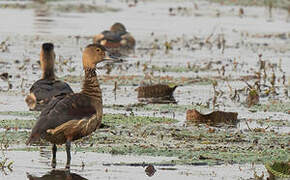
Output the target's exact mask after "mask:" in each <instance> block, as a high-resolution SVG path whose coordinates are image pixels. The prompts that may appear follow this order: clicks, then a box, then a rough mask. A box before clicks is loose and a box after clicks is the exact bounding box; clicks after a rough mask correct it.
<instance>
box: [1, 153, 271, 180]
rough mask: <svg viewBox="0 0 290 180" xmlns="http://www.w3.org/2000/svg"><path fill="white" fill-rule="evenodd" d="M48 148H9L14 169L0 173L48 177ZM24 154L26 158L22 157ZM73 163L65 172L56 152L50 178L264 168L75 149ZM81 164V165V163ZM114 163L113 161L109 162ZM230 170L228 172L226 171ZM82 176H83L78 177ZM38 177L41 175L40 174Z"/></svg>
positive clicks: (203, 175) (239, 172) (233, 174)
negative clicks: (152, 168)
mask: <svg viewBox="0 0 290 180" xmlns="http://www.w3.org/2000/svg"><path fill="white" fill-rule="evenodd" d="M48 153H50V152H47V150H44V152H21V151H13V152H8V153H7V157H8V158H9V160H12V161H14V164H13V171H12V172H10V171H9V170H8V169H7V170H6V173H7V175H6V176H3V174H1V175H0V177H2V178H4V179H7V180H10V179H11V180H13V179H25V178H24V177H29V175H30V176H32V177H43V179H45V177H46V178H47V179H49V178H48V177H49V174H51V173H52V172H51V171H52V169H51V168H50V154H48ZM23 157H27V158H23ZM72 157H73V159H72V166H71V171H70V173H65V172H64V169H63V167H64V166H65V158H66V155H65V153H64V152H58V153H57V159H58V161H57V170H59V171H60V172H58V175H57V176H53V175H50V179H54V178H57V177H62V178H60V179H65V177H69V176H71V177H73V179H76V180H77V179H82V178H86V179H108V180H109V179H132V180H133V179H172V180H173V179H177V178H182V179H238V178H240V177H242V178H243V179H248V178H250V177H253V174H254V171H256V172H257V174H261V173H262V172H265V168H264V167H263V165H249V164H243V165H220V166H211V167H208V166H165V165H163V166H162V161H166V160H167V161H168V160H171V159H172V158H165V157H149V156H138V157H136V156H119V155H118V156H113V155H108V154H98V153H87V152H86V153H80V152H78V153H76V154H74V153H73V154H72ZM124 162H125V163H135V164H139V165H137V166H129V165H117V164H119V163H124ZM153 162H155V163H156V162H160V164H161V165H156V166H155V169H156V170H157V171H156V173H155V174H154V175H153V176H152V177H148V176H147V175H146V173H145V167H143V166H142V164H143V163H145V164H149V163H153ZM83 164H84V165H83ZM112 164H115V165H112ZM229 172H230V173H229ZM81 177H82V178H81ZM39 179H41V178H39Z"/></svg>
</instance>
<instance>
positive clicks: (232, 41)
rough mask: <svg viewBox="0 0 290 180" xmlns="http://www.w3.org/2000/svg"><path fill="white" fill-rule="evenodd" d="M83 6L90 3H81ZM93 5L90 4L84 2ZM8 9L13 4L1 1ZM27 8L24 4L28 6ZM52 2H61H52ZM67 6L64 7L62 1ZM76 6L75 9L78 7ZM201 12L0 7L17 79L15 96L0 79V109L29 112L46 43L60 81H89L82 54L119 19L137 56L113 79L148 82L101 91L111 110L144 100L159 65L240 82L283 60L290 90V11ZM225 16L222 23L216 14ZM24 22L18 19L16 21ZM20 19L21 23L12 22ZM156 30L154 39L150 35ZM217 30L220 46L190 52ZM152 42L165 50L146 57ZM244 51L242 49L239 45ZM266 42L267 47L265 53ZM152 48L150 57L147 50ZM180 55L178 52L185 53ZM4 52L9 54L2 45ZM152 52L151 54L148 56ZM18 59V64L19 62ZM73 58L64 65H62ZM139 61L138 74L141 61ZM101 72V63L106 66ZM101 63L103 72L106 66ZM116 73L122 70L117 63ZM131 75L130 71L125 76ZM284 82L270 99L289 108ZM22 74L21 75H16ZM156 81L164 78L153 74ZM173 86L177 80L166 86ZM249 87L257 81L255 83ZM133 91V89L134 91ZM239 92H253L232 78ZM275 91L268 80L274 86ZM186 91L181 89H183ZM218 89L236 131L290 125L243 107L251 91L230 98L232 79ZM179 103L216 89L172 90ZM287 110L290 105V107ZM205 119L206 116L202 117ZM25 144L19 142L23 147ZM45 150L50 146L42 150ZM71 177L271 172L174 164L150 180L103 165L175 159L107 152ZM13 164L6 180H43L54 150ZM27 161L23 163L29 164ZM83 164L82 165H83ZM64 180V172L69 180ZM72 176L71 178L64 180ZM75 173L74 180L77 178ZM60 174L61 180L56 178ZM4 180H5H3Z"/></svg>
mask: <svg viewBox="0 0 290 180" xmlns="http://www.w3.org/2000/svg"><path fill="white" fill-rule="evenodd" d="M82 2H84V1H82ZM86 2H88V3H91V1H86ZM1 3H7V2H5V1H1ZM9 3H13V2H9ZM21 3H27V2H26V1H25V2H21ZM54 3H55V2H54ZM57 3H64V4H65V3H67V2H56V4H57ZM73 3H76V4H78V3H79V2H78V1H74V2H73ZM196 3H197V5H198V9H197V10H191V11H190V15H178V14H177V15H176V16H169V15H168V14H169V13H168V9H169V8H170V7H178V6H181V7H189V8H193V3H192V2H191V1H185V2H179V1H170V2H167V1H158V2H155V1H149V2H140V3H139V4H138V5H137V7H134V8H129V7H128V6H127V4H125V3H121V2H119V1H106V2H98V4H100V5H105V6H108V7H115V8H120V9H121V10H120V11H117V12H105V13H98V12H96V13H79V12H72V13H65V12H55V11H47V12H45V14H44V16H39V12H38V10H35V9H21V10H19V9H1V10H0V34H1V36H0V42H2V41H3V42H6V46H7V48H8V50H5V51H3V52H1V53H0V73H2V72H8V73H9V74H11V75H12V78H10V81H11V83H12V85H13V88H12V90H10V91H8V92H5V91H3V90H6V89H7V83H6V82H4V81H3V80H1V79H0V90H1V91H0V111H1V112H6V111H27V110H28V108H27V107H26V104H25V102H24V98H25V95H26V94H27V92H28V90H29V87H30V85H31V84H32V83H33V82H34V81H35V80H37V79H38V78H39V77H40V69H39V66H38V64H37V61H38V60H39V48H40V45H41V43H43V42H47V41H50V42H53V43H54V44H55V51H56V54H57V62H58V63H59V64H57V66H56V70H57V72H56V74H57V76H58V77H61V78H62V77H64V76H65V75H68V74H69V75H74V76H76V77H78V76H81V75H82V68H81V63H80V59H81V50H82V48H83V47H85V46H86V45H87V44H89V43H91V42H92V36H93V35H95V34H97V33H99V32H101V31H103V30H104V29H108V28H109V26H110V25H111V24H112V23H114V22H117V21H120V22H122V23H124V24H125V25H126V27H127V28H128V31H129V32H131V33H132V35H133V36H135V37H136V39H137V47H136V52H135V54H132V55H130V56H129V57H127V58H125V59H126V60H127V62H125V63H123V64H122V68H123V69H124V70H118V69H117V68H116V67H115V68H114V69H113V70H112V72H111V74H110V75H123V76H128V75H136V76H140V77H141V80H136V82H135V81H134V83H132V82H130V81H129V82H128V85H120V86H119V88H118V90H117V92H116V98H115V94H114V92H113V89H114V86H113V85H112V83H111V84H110V82H106V83H104V84H101V87H102V90H103V99H104V105H105V106H112V105H125V106H126V105H130V104H135V103H138V99H137V92H136V91H135V89H136V87H137V86H138V85H139V84H142V81H143V80H144V81H146V82H147V81H148V79H147V80H146V79H145V78H144V79H143V77H144V74H146V73H147V74H150V72H151V67H152V65H155V66H159V67H175V66H176V67H182V68H183V69H185V68H184V67H187V63H188V62H189V63H190V64H191V65H198V66H200V67H206V66H207V64H208V63H210V62H218V61H220V63H213V65H212V67H211V68H209V69H208V70H203V71H202V70H201V71H198V72H195V71H184V72H179V71H177V72H167V71H165V72H162V71H160V72H158V71H154V75H155V76H167V75H168V76H171V77H172V79H173V80H171V81H173V82H175V81H177V79H178V78H181V77H193V78H198V77H202V78H213V77H216V76H221V75H220V74H219V73H218V71H217V69H220V68H221V67H222V66H225V69H226V72H225V76H227V77H231V78H233V79H234V78H239V77H241V76H246V75H253V74H254V72H255V71H258V69H259V65H258V54H263V56H262V58H263V60H266V61H267V62H270V63H274V64H277V66H278V64H279V63H280V59H281V67H282V70H283V71H284V72H285V75H286V79H287V82H286V84H287V83H288V87H287V88H288V90H289V81H290V68H289V67H290V49H289V47H288V44H289V43H290V37H289V36H290V35H289V33H290V31H289V29H290V23H289V22H288V23H287V22H286V21H285V17H286V12H285V11H283V10H280V9H275V10H274V11H273V16H274V20H273V21H268V20H267V18H266V12H265V9H264V8H262V7H244V9H245V17H243V18H239V17H238V15H237V12H238V9H239V8H240V7H238V6H221V5H217V4H211V3H209V2H207V1H198V2H196ZM217 11H219V12H220V13H221V15H220V16H219V17H216V12H217ZM19 19H21V21H19ZM16 21H17V23H15V22H16ZM152 32H153V33H154V35H153V36H151V33H152ZM211 33H213V36H212V38H211V41H212V43H213V47H212V48H211V49H210V48H208V47H207V46H206V45H205V46H204V47H202V48H200V47H199V46H198V45H197V44H194V43H193V45H192V44H190V45H191V47H192V48H194V49H191V48H186V46H185V44H186V43H188V42H187V41H188V39H194V37H196V38H200V39H202V40H201V41H202V42H204V41H205V39H206V38H207V37H209V36H210V34H211ZM277 33H285V34H287V33H288V36H287V35H286V38H279V37H278V38H277V37H271V38H263V37H258V36H262V35H264V34H266V35H267V34H277ZM219 35H223V36H224V37H225V40H226V45H227V46H228V47H227V48H226V49H225V51H224V53H223V54H222V53H221V50H220V49H218V48H217V47H216V45H215V43H216V42H215V39H217V37H218V36H219ZM178 38H179V39H181V40H180V41H179V42H177V43H175V44H174V43H173V45H172V46H173V50H170V51H169V52H168V53H165V48H164V42H165V41H170V40H176V39H178ZM154 39H158V43H157V44H158V45H159V46H160V49H157V50H146V48H149V49H150V48H151V47H152V43H153V42H154ZM237 44H239V48H235V46H236V45H237ZM263 44H267V46H264V45H263ZM144 48H145V50H144ZM179 48H180V50H179ZM0 50H2V49H1V48H0ZM151 53H153V54H154V55H150V54H151ZM16 60H18V61H19V62H18V63H16ZM64 60H68V64H67V65H63V64H62V63H61V61H64ZM234 60H236V61H237V62H238V65H237V69H236V70H235V69H234V68H233V65H232V64H233V61H234ZM138 61H139V62H140V64H141V65H140V67H139V68H138V67H136V63H137V62H138ZM143 64H147V65H148V66H149V68H148V70H143V66H142V65H143ZM102 65H103V64H102ZM102 65H101V66H102ZM116 66H118V65H116ZM126 68H127V69H126ZM267 70H268V73H269V74H268V76H269V77H270V76H271V70H270V69H269V68H268V69H267ZM105 72H106V70H104V69H101V70H98V74H100V75H103V74H105ZM275 72H276V76H277V79H279V80H280V82H276V86H277V87H278V88H279V89H278V93H279V95H277V96H275V97H274V98H273V99H277V100H279V101H282V102H289V96H288V97H285V96H284V95H283V85H282V84H281V76H282V73H281V72H280V71H279V70H278V69H275ZM17 75H18V76H17ZM155 79H158V77H155ZM168 82H170V80H168ZM249 82H251V83H252V81H251V80H249ZM70 84H71V86H72V88H73V89H74V91H75V92H78V91H79V90H80V87H81V85H80V82H73V83H70ZM132 84H133V85H132ZM229 84H230V85H231V87H232V88H233V89H234V88H235V89H242V88H244V87H245V86H246V85H245V83H244V82H242V81H229ZM267 84H268V85H269V82H267ZM181 85H183V84H181ZM218 90H220V91H223V92H224V94H225V95H224V96H223V97H220V98H218V101H217V102H218V104H220V106H219V107H218V109H219V110H226V111H235V112H238V113H239V116H238V118H239V119H240V120H241V122H240V123H239V124H238V126H237V128H232V129H230V131H248V130H249V129H248V127H247V125H246V123H245V122H246V121H247V122H248V124H249V126H250V128H252V129H254V128H267V126H265V125H263V124H259V123H257V121H256V120H267V119H270V120H273V121H276V120H277V121H279V120H283V121H289V120H290V115H289V114H288V113H286V112H259V111H258V112H253V113H252V112H249V109H248V108H247V107H245V106H244V105H243V103H242V102H244V101H245V98H246V93H245V92H242V93H241V94H240V96H241V101H240V102H232V101H231V100H230V98H229V95H228V94H229V88H228V86H227V83H226V82H225V81H218ZM174 96H175V99H176V100H177V102H178V105H191V104H197V103H200V104H203V105H204V104H206V103H207V102H211V101H212V96H213V88H212V85H211V84H210V83H205V84H202V83H201V84H194V83H191V84H190V85H183V86H180V87H178V88H177V89H176V91H175V93H174ZM269 100H272V99H271V98H268V97H263V98H261V99H260V102H261V104H265V103H267V102H268V101H269ZM289 109H290V107H289ZM104 112H105V113H126V114H130V113H131V111H127V110H125V109H120V110H117V109H114V108H105V109H104ZM132 112H133V113H134V114H135V115H141V116H158V117H163V116H164V117H170V118H176V119H178V120H179V122H178V125H180V126H182V125H183V124H184V122H185V117H186V114H185V112H183V111H176V112H174V111H171V110H170V111H166V110H161V111H153V110H152V111H143V110H142V109H141V110H140V109H137V110H133V111H132ZM203 113H206V112H203ZM0 119H23V120H30V119H34V117H33V116H25V117H20V116H17V115H0ZM268 130H274V131H275V132H278V133H289V131H290V127H289V126H282V127H277V126H273V127H269V129H268ZM21 147H23V145H19V148H21ZM44 150H45V149H44ZM72 156H73V158H72V169H71V172H72V173H76V174H78V175H80V176H82V177H84V178H88V179H165V178H166V179H177V178H182V179H239V178H240V179H249V178H251V177H253V174H254V169H255V170H256V171H257V174H259V175H260V174H261V172H264V173H265V174H267V173H266V171H265V168H264V166H263V165H254V166H253V167H252V165H250V164H243V165H239V164H236V165H219V166H174V167H173V168H176V169H175V170H168V169H167V170H162V168H164V169H166V168H167V167H163V166H157V167H156V168H157V172H156V173H155V175H154V176H153V177H150V178H149V177H147V175H146V174H145V172H144V169H145V168H144V167H131V166H114V165H112V166H105V165H104V164H106V163H119V162H126V163H128V162H134V163H136V162H140V163H142V162H143V161H144V162H146V163H150V162H161V161H164V160H171V159H172V158H166V157H142V156H113V155H109V154H98V153H92V152H87V153H80V152H78V153H76V154H73V155H72ZM7 157H8V158H9V160H12V161H14V163H13V172H9V170H7V169H6V172H7V173H8V175H6V176H4V174H3V172H2V174H1V176H0V177H1V178H4V179H23V177H26V176H27V173H28V174H30V175H32V176H36V177H41V176H44V175H45V174H48V173H49V172H50V171H51V168H50V151H47V150H46V152H44V153H40V152H26V151H25V152H21V151H8V152H7ZM23 157H25V158H23ZM57 159H58V166H57V167H58V168H63V167H64V163H65V153H64V152H59V153H58V155H57ZM82 162H84V164H85V167H84V168H83V169H82V167H81V165H82ZM62 174H65V173H62ZM66 175H67V174H66ZM72 176H73V175H72ZM54 177H55V176H54ZM1 178H0V179H1Z"/></svg>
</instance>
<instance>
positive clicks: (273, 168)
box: [265, 161, 290, 180]
mask: <svg viewBox="0 0 290 180" xmlns="http://www.w3.org/2000/svg"><path fill="white" fill-rule="evenodd" d="M265 167H266V169H267V171H268V173H269V180H278V179H281V180H284V179H285V180H286V179H289V178H290V161H288V162H274V163H267V164H266V165H265Z"/></svg>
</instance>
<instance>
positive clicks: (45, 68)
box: [25, 43, 73, 111]
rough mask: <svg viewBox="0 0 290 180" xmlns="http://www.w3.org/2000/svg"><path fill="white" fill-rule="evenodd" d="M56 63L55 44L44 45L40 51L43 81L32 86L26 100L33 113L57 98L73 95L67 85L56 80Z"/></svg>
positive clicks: (40, 80)
mask: <svg viewBox="0 0 290 180" xmlns="http://www.w3.org/2000/svg"><path fill="white" fill-rule="evenodd" d="M54 61H55V53H54V46H53V44H52V43H43V44H42V47H41V51H40V66H41V70H42V75H41V79H39V80H38V81H36V82H35V83H34V84H33V85H32V86H31V88H30V94H29V95H27V96H26V98H25V102H26V104H27V106H28V107H29V110H31V111H41V110H42V109H44V107H45V106H46V105H47V104H48V103H49V101H50V100H51V99H52V98H53V97H55V96H59V95H66V94H69V93H73V90H72V89H71V88H70V86H69V85H68V84H67V83H65V82H62V81H60V80H56V79H55V75H54Z"/></svg>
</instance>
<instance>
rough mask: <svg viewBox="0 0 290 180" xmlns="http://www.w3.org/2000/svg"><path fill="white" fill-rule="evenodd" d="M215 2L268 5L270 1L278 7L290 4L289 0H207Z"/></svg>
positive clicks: (285, 6)
mask: <svg viewBox="0 0 290 180" xmlns="http://www.w3.org/2000/svg"><path fill="white" fill-rule="evenodd" d="M207 1H210V2H214V3H222V4H223V5H241V6H267V5H268V4H269V2H271V3H272V4H273V7H277V8H285V9H286V8H287V7H288V6H289V1H287V0H263V1H253V0H235V1H233V0H207Z"/></svg>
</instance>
